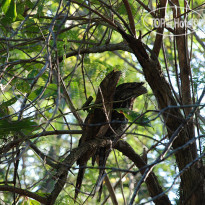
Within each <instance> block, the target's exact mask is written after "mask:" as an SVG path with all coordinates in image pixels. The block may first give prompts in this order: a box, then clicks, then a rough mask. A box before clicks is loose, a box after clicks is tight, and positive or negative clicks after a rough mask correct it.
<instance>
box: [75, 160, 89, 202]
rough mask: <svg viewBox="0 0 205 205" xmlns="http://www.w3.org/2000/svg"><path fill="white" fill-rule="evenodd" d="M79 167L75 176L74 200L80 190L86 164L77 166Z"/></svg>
mask: <svg viewBox="0 0 205 205" xmlns="http://www.w3.org/2000/svg"><path fill="white" fill-rule="evenodd" d="M79 167H80V168H79V172H78V176H77V180H76V186H75V197H74V199H75V200H76V199H77V197H78V193H79V192H80V188H81V185H82V182H83V177H84V174H85V167H86V164H83V165H79Z"/></svg>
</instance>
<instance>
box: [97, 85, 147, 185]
mask: <svg viewBox="0 0 205 205" xmlns="http://www.w3.org/2000/svg"><path fill="white" fill-rule="evenodd" d="M146 92H147V89H146V88H145V87H144V86H143V83H141V82H140V83H136V82H133V83H123V84H121V85H119V86H118V87H117V88H116V92H115V96H114V103H113V111H112V117H111V128H109V129H108V130H107V132H106V134H105V136H104V137H106V138H109V139H111V140H112V141H113V143H116V142H117V140H118V139H120V137H121V136H122V134H124V131H125V129H126V128H127V123H126V122H127V119H126V118H125V116H124V115H123V114H121V113H119V112H117V111H116V110H115V109H117V108H127V109H132V108H133V103H134V101H135V99H136V98H137V97H138V96H140V95H142V94H145V93H146ZM120 122H122V123H120ZM110 151H111V149H110V148H109V147H101V148H99V149H98V151H97V154H98V155H99V166H100V167H105V165H106V161H107V158H108V156H109V154H110ZM99 172H100V173H99V177H98V182H99V181H101V182H102V180H101V178H102V175H103V174H104V170H103V169H100V171H99ZM98 186H99V184H98Z"/></svg>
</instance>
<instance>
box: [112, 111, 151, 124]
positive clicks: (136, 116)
mask: <svg viewBox="0 0 205 205" xmlns="http://www.w3.org/2000/svg"><path fill="white" fill-rule="evenodd" d="M115 110H116V111H117V112H119V113H122V114H123V115H124V116H125V117H126V118H127V119H128V120H129V121H130V122H134V123H135V124H138V125H140V126H145V127H151V125H150V123H149V119H148V118H147V117H146V116H145V115H143V116H140V113H138V112H135V111H133V110H129V109H127V108H117V109H115Z"/></svg>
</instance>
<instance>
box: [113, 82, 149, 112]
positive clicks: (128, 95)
mask: <svg viewBox="0 0 205 205" xmlns="http://www.w3.org/2000/svg"><path fill="white" fill-rule="evenodd" d="M143 84H144V83H142V82H140V83H137V82H133V83H123V84H120V85H118V86H117V88H116V91H115V96H114V101H115V102H114V107H115V108H117V107H126V108H129V107H131V106H132V105H133V102H134V100H135V98H137V97H138V96H140V95H142V94H145V93H147V89H146V88H145V87H144V86H143Z"/></svg>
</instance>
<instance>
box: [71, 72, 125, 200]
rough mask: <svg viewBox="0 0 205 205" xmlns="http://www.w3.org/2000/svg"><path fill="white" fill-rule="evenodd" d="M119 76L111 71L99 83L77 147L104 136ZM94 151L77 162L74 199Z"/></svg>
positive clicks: (89, 151) (87, 153)
mask: <svg viewBox="0 0 205 205" xmlns="http://www.w3.org/2000/svg"><path fill="white" fill-rule="evenodd" d="M120 76H121V72H120V71H115V70H113V71H112V72H110V73H109V74H108V75H106V77H105V78H104V79H103V81H102V82H101V83H100V86H99V88H98V92H97V95H96V100H95V103H94V105H93V107H92V108H91V110H90V112H89V114H88V115H87V117H86V119H85V121H84V126H83V129H82V136H81V138H80V141H79V145H78V147H79V146H81V145H83V143H85V142H87V141H89V140H92V139H95V138H100V137H102V136H104V134H105V133H106V131H107V129H108V128H109V125H108V123H106V122H109V121H110V119H111V112H112V106H113V97H114V94H115V89H116V85H117V83H118V80H119V78H120ZM95 124H97V125H95ZM95 151H96V150H88V151H87V152H86V153H85V154H84V155H83V156H81V157H80V158H79V159H78V160H77V165H79V171H78V176H77V180H76V189H75V197H74V199H76V198H77V196H78V193H79V191H80V188H81V185H82V181H83V177H84V173H85V167H86V165H87V162H88V160H89V159H90V158H91V157H92V156H93V155H94V154H95Z"/></svg>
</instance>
